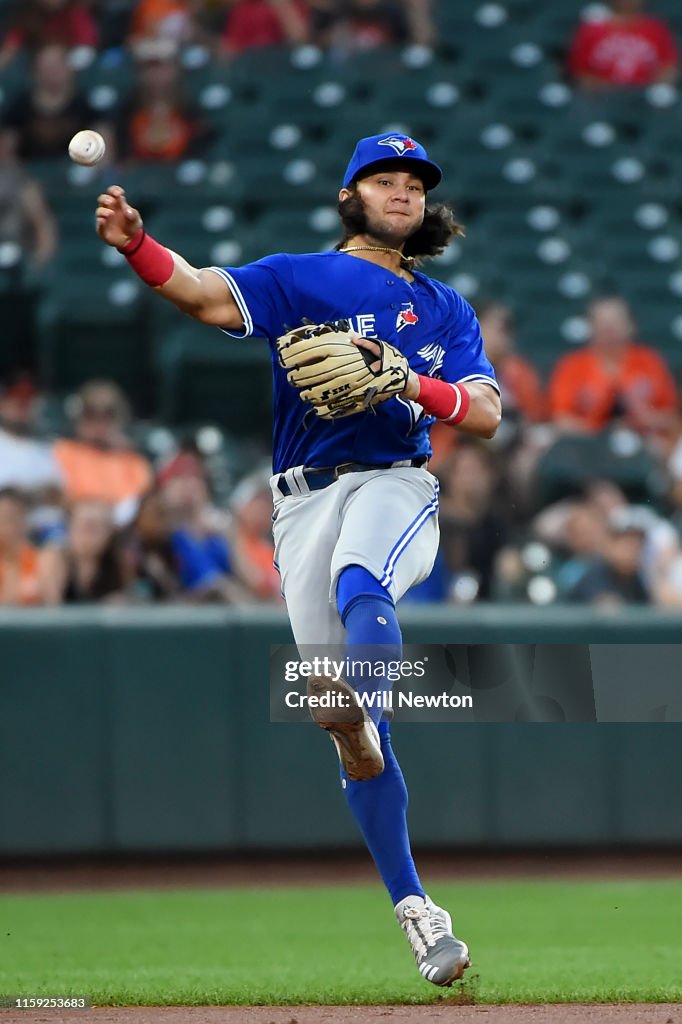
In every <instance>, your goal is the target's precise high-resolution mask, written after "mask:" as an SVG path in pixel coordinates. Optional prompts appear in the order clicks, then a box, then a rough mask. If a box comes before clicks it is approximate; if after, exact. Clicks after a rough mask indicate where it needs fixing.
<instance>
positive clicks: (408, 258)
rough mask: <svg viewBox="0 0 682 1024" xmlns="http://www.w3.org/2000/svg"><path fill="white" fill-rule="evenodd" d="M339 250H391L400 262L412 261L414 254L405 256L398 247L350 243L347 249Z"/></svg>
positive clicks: (340, 250) (341, 250)
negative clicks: (390, 247) (398, 257)
mask: <svg viewBox="0 0 682 1024" xmlns="http://www.w3.org/2000/svg"><path fill="white" fill-rule="evenodd" d="M339 252H392V253H395V255H396V256H400V262H401V263H414V260H415V257H414V256H405V255H404V254H403V253H402V252H401V251H400V249H389V248H387V246H385V245H351V246H350V247H349V248H348V249H339Z"/></svg>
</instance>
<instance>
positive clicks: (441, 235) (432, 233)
mask: <svg viewBox="0 0 682 1024" xmlns="http://www.w3.org/2000/svg"><path fill="white" fill-rule="evenodd" d="M351 192H352V194H351V195H350V196H348V198H347V199H340V200H339V204H338V207H337V209H338V211H339V217H340V218H341V223H342V224H343V237H342V238H341V240H340V241H339V242H337V244H336V245H335V246H334V248H335V249H337V250H338V249H343V248H344V247H345V246H346V245H348V242H349V241H350V240H351V238H355V237H356V236H357V235H364V234H366V233H367V230H368V224H367V214H366V213H365V207H364V204H363V202H362V198H361V196H360V193H359V192H358V191H357V188H356V186H355V185H352V186H351ZM458 235H464V228H463V227H462V225H461V224H459V223H458V222H457V219H456V218H455V213H454V211H453V209H452V208H451V207H450V206H448V204H447V203H436V204H435V205H434V206H427V207H426V210H425V211H424V220H423V221H422V223H421V226H420V227H418V228H417V230H416V231H415V232H414V234H413V235H410V237H409V238H408V239H407V241H406V242H405V245H404V246H403V255H404V256H406V257H407V256H411V257H412V258H413V261H414V262H413V263H412V260H411V261H410V263H411V265H413V266H417V267H419V266H421V265H422V263H424V262H425V261H426V260H428V259H430V258H432V257H434V256H440V254H441V253H442V252H443V251H444V250H445V249H446V248H447V246H448V244H449V243H450V242H451V241H452V239H453V238H456V237H457V236H458Z"/></svg>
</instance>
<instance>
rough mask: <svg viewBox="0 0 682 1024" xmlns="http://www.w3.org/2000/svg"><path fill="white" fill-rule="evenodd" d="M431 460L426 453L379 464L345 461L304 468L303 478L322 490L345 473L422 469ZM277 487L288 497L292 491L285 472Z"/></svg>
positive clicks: (280, 477) (311, 488) (309, 485)
mask: <svg viewBox="0 0 682 1024" xmlns="http://www.w3.org/2000/svg"><path fill="white" fill-rule="evenodd" d="M428 461H429V460H428V459H427V458H426V456H425V455H422V456H420V457H419V458H418V459H409V460H408V459H406V460H405V461H402V460H399V461H398V462H397V463H396V462H384V463H383V464H382V465H379V466H368V465H366V464H365V463H362V462H344V463H343V464H342V465H341V466H329V467H326V468H324V469H305V468H304V469H303V470H302V474H303V479H304V480H305V482H306V484H307V485H308V488H309V489H310V490H311V491H321V490H322V488H323V487H329V485H330V484H333V483H334V481H335V480H338V479H339V477H340V476H343V475H344V474H345V473H369V472H370V471H371V470H373V469H400V468H403V469H407V468H412V469H421V467H422V466H425V465H426V464H427V462H428ZM277 489H278V490H279V492H280V494H283V495H284V496H285V497H288V496H289V495H290V494H291V493H292V492H291V488H290V487H289V484H288V483H287V481H286V477H285V475H284V473H282V474H280V476H279V479H278V480H277Z"/></svg>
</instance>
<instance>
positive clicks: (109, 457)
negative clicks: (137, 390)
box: [54, 380, 152, 526]
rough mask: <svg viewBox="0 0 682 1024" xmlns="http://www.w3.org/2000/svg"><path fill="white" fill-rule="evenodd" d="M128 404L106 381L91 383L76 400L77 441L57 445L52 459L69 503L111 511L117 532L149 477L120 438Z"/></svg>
mask: <svg viewBox="0 0 682 1024" xmlns="http://www.w3.org/2000/svg"><path fill="white" fill-rule="evenodd" d="M128 418H129V410H128V403H127V402H126V400H125V398H124V396H123V394H122V392H121V391H120V390H119V388H118V387H117V386H116V385H115V384H113V383H111V382H110V381H105V380H101V381H90V382H89V383H88V384H86V385H84V387H83V388H82V389H81V391H80V394H79V396H78V413H77V418H76V437H75V438H74V439H73V440H61V441H57V442H56V444H55V446H54V455H55V458H56V460H57V462H58V464H59V466H60V468H61V471H62V474H63V477H64V491H65V494H66V497H67V499H68V500H69V501H71V502H75V501H88V500H90V501H101V502H104V503H105V504H107V505H109V506H111V507H112V509H113V515H114V520H115V522H116V524H117V525H118V526H123V525H125V524H127V523H129V522H130V521H131V519H132V518H133V517H134V515H135V512H136V510H137V505H138V501H139V499H140V497H141V496H142V495H143V494H144V493H145V492H146V491H148V490H149V488H150V486H151V483H152V473H151V470H150V467H149V464H148V462H147V460H146V459H145V458H143V456H142V455H138V453H137V452H135V451H133V450H132V448H131V446H130V443H129V442H128V440H127V438H126V437H125V434H124V427H125V425H126V423H127V421H128Z"/></svg>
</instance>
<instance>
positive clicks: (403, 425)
mask: <svg viewBox="0 0 682 1024" xmlns="http://www.w3.org/2000/svg"><path fill="white" fill-rule="evenodd" d="M210 269H211V270H212V271H214V273H216V274H220V275H221V276H222V277H223V278H224V279H225V281H227V283H228V285H229V287H230V290H231V291H232V294H233V296H234V299H235V301H236V303H237V306H238V307H239V310H240V312H241V314H242V316H243V318H244V329H243V331H241V332H239V333H236V332H232V331H227V332H226V333H228V334H231V335H232V336H233V337H238V338H247V337H249V336H251V335H258V336H262V337H264V338H267V340H268V342H269V344H270V351H271V353H272V362H273V390H274V446H273V447H274V451H273V471H274V472H275V473H282V472H284V471H285V470H287V469H290V468H291V467H292V466H311V467H322V466H338V465H340V464H341V463H344V462H361V463H368V464H372V465H382V464H385V463H391V462H396V461H398V460H402V459H410V458H417V457H419V456H427V457H428V456H429V455H430V454H431V445H430V442H429V431H430V427H431V425H432V424H433V422H434V418H433V417H432V416H427V415H425V413H424V411H423V409H422V408H421V406H420V405H418V404H417V403H416V402H411V401H408V400H407V399H404V398H401V397H395V398H389V399H388V400H387V401H385V402H382V403H381V404H379V405H377V406H376V408H375V410H368V411H367V412H362V413H357V414H356V415H353V416H347V417H344V418H342V419H339V420H334V421H330V420H321V419H318V418H317V417H316V416H314V415H313V414H312V413H311V411H310V406H309V405H307V404H306V403H305V402H303V401H301V398H300V397H299V393H298V391H297V389H296V388H295V387H294V386H293V385H292V384H290V383H289V381H288V380H287V377H286V373H285V371H284V370H283V368H282V367H281V366H280V365H279V361H278V359H277V352H276V349H275V339H276V338H277V337H279V335H281V334H284V333H286V331H287V330H290V329H291V328H293V327H300V326H301V324H302V322H303V320H304V319H307V320H309V321H312V322H313V323H324V322H329V321H331V322H334V321H337V320H348V321H350V323H351V329H352V330H355V331H357V332H358V334H360V335H363V336H364V337H367V338H382V339H383V340H385V341H388V342H390V343H391V344H392V345H395V346H396V348H398V349H400V351H401V352H402V353H403V354H404V355H405V356H407V359H408V361H409V364H410V366H411V367H412V369H413V370H414V371H415V372H416V373H420V374H428V375H429V376H431V377H437V378H440V379H442V380H446V381H450V382H451V383H454V382H456V381H484V382H485V383H487V384H490V385H492V386H493V387H494V388H496V389H497V390H499V388H497V383H496V381H495V373H494V370H493V368H492V365H491V364H490V362H489V360H488V358H487V357H486V355H485V352H484V351H483V341H482V339H481V330H480V327H479V324H478V320H477V319H476V315H475V313H474V311H473V309H472V308H471V306H470V305H469V304H468V302H466V301H465V300H464V299H463V298H462V296H461V295H459V294H458V293H457V292H456V291H454V289H452V288H449V287H448V286H447V285H444V284H441V283H440V282H439V281H434V280H432V279H431V278H429V277H426V276H425V275H424V274H420V273H418V272H417V271H415V272H414V281H407V280H406V279H405V278H403V277H399V276H398V275H397V274H394V273H392V272H391V271H389V270H386V269H385V268H383V267H380V266H378V265H377V264H375V263H370V262H369V261H368V260H363V259H358V258H357V257H355V256H349V255H347V254H345V253H340V252H324V253H312V254H310V255H301V256H291V255H285V254H279V255H276V256H267V257H266V258H265V259H262V260H258V262H257V263H250V264H248V265H247V266H244V267H239V268H220V267H211V268H210ZM306 413H308V415H306Z"/></svg>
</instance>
